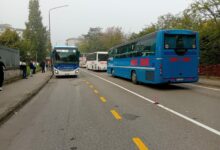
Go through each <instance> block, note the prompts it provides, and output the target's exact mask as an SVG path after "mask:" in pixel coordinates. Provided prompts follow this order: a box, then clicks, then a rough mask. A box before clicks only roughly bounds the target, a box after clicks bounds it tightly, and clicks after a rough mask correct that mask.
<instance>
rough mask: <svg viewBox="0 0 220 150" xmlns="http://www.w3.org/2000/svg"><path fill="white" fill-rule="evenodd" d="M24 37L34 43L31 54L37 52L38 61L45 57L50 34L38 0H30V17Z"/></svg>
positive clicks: (33, 54)
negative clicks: (44, 24) (44, 23)
mask: <svg viewBox="0 0 220 150" xmlns="http://www.w3.org/2000/svg"><path fill="white" fill-rule="evenodd" d="M24 38H25V40H28V41H29V42H30V43H31V44H32V51H31V56H32V57H33V58H34V56H35V55H36V54H37V56H38V57H37V58H38V61H42V60H44V59H45V57H46V54H47V46H48V35H47V31H46V28H45V27H44V26H43V23H42V17H41V11H40V6H39V1H38V0H30V2H29V17H28V22H27V23H26V30H25V31H24Z"/></svg>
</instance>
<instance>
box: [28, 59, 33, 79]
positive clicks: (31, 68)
mask: <svg viewBox="0 0 220 150" xmlns="http://www.w3.org/2000/svg"><path fill="white" fill-rule="evenodd" d="M29 67H30V76H31V77H33V73H34V64H33V61H32V60H31V62H30V64H29Z"/></svg>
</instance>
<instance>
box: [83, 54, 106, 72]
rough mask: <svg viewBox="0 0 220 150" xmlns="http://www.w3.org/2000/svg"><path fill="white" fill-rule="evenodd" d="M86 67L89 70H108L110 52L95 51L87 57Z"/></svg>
mask: <svg viewBox="0 0 220 150" xmlns="http://www.w3.org/2000/svg"><path fill="white" fill-rule="evenodd" d="M86 60H87V61H86V68H87V69H88V70H97V71H98V70H100V71H102V70H103V71H106V70H107V60H108V52H94V53H90V54H88V55H87V57H86Z"/></svg>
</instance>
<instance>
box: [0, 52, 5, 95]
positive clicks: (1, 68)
mask: <svg viewBox="0 0 220 150" xmlns="http://www.w3.org/2000/svg"><path fill="white" fill-rule="evenodd" d="M5 69H6V67H5V64H4V63H3V61H2V57H1V56H0V91H2V90H3V89H2V85H3V82H4V70H5Z"/></svg>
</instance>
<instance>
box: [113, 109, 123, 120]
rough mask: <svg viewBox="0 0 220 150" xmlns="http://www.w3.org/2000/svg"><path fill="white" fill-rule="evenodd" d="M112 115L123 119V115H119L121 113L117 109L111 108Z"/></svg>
mask: <svg viewBox="0 0 220 150" xmlns="http://www.w3.org/2000/svg"><path fill="white" fill-rule="evenodd" d="M111 113H112V115H113V116H114V117H115V119H117V120H121V119H122V117H121V116H120V115H119V113H118V112H117V111H116V110H114V109H113V110H111Z"/></svg>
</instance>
